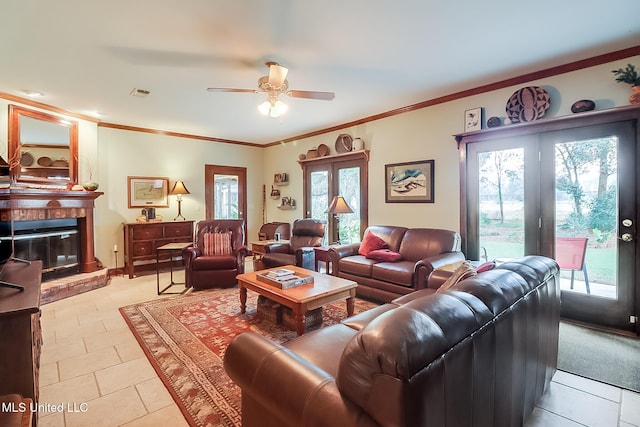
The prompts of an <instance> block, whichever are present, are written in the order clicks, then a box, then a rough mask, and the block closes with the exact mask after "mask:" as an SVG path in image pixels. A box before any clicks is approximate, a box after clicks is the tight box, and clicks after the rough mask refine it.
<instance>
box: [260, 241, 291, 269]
mask: <svg viewBox="0 0 640 427" xmlns="http://www.w3.org/2000/svg"><path fill="white" fill-rule="evenodd" d="M271 243H289V241H288V240H282V239H281V240H257V241H255V242H251V253H253V269H254V270H256V271H257V270H262V269H263V266H262V255H264V254H265V253H266V251H265V249H264V247H265V246H267V245H269V244H271Z"/></svg>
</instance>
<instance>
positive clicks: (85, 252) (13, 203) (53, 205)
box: [0, 187, 106, 303]
mask: <svg viewBox="0 0 640 427" xmlns="http://www.w3.org/2000/svg"><path fill="white" fill-rule="evenodd" d="M102 194H103V193H100V192H92V191H67V190H57V189H35V188H22V187H17V188H13V187H12V188H0V223H5V225H6V224H7V223H10V222H11V220H12V217H13V221H14V228H18V229H24V228H25V226H24V225H26V224H28V223H36V224H52V225H58V224H59V223H60V222H65V221H61V220H73V222H74V223H75V229H76V230H77V236H74V237H73V239H74V240H75V243H74V246H75V248H76V255H75V256H76V261H77V268H76V269H75V270H70V274H71V275H72V276H70V277H69V278H68V279H66V280H63V279H57V280H54V281H52V282H55V283H56V285H55V286H56V287H57V286H62V287H63V288H65V293H68V288H69V286H68V283H73V284H74V285H73V286H74V288H77V290H78V292H76V293H79V292H83V290H82V288H83V286H84V285H82V284H78V280H79V279H78V278H81V277H83V276H87V277H89V278H90V279H88V280H89V281H90V282H91V283H90V284H89V287H90V288H95V287H96V284H95V282H96V274H95V272H98V270H99V266H98V261H97V260H96V257H95V238H94V202H95V199H97V198H98V197H99V196H101V195H102ZM16 224H18V226H17V227H15V225H16ZM6 228H7V227H6V226H3V227H2V229H3V234H5V231H6V230H5V229H6ZM65 243H66V242H65ZM75 273H79V274H75ZM87 273H89V274H87ZM92 273H93V274H92ZM99 276H100V275H99ZM105 278H106V273H105ZM99 280H101V279H99ZM82 281H83V280H81V282H82ZM45 288H46V285H45V283H43V292H44V291H45ZM86 290H90V289H86ZM54 293H55V290H54ZM65 296H69V295H65ZM55 299H59V298H54V299H53V300H55ZM43 303H44V301H43Z"/></svg>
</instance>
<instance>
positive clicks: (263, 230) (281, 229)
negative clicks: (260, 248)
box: [258, 222, 291, 240]
mask: <svg viewBox="0 0 640 427" xmlns="http://www.w3.org/2000/svg"><path fill="white" fill-rule="evenodd" d="M276 233H280V239H282V240H289V237H290V235H291V225H290V224H289V223H288V222H269V223H267V224H263V225H262V227H260V231H259V232H258V239H259V240H273V239H274V237H275V234H276Z"/></svg>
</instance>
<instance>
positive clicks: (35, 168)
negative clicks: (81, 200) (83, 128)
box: [8, 105, 78, 186]
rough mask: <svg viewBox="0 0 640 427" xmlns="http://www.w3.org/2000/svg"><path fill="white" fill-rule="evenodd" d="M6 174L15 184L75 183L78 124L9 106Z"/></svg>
mask: <svg viewBox="0 0 640 427" xmlns="http://www.w3.org/2000/svg"><path fill="white" fill-rule="evenodd" d="M8 156H9V161H8V163H9V173H10V174H11V175H12V176H13V179H14V181H15V182H22V183H32V184H53V185H61V186H66V185H67V184H77V182H78V123H77V122H76V121H73V120H68V119H64V118H62V117H59V116H53V115H50V114H46V113H43V112H40V111H34V110H29V109H26V108H22V107H18V106H16V105H9V150H8Z"/></svg>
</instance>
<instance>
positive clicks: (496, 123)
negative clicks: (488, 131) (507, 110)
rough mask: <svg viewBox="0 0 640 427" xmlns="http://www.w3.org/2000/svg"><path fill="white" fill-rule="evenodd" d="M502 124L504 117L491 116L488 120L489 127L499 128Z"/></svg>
mask: <svg viewBox="0 0 640 427" xmlns="http://www.w3.org/2000/svg"><path fill="white" fill-rule="evenodd" d="M500 126H502V119H501V118H500V117H496V116H493V117H489V120H487V127H488V128H497V127H500Z"/></svg>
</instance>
